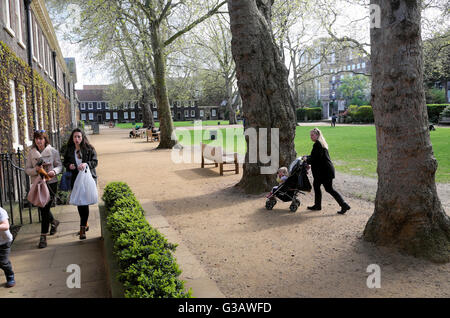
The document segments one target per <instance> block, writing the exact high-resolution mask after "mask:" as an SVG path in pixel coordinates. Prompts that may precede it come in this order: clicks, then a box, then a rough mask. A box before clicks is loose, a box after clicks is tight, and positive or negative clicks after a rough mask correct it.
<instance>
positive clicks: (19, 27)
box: [16, 0, 25, 48]
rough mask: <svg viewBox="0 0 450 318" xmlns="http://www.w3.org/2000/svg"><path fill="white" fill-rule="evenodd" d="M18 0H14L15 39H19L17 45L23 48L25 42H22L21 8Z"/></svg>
mask: <svg viewBox="0 0 450 318" xmlns="http://www.w3.org/2000/svg"><path fill="white" fill-rule="evenodd" d="M20 2H23V1H20V0H16V25H17V30H16V31H17V33H18V34H17V40H18V41H19V45H20V46H21V47H23V48H25V44H24V43H23V33H22V14H21V12H22V10H21V9H22V8H21V6H20Z"/></svg>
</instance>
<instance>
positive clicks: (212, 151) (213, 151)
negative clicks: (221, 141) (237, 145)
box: [200, 143, 239, 176]
mask: <svg viewBox="0 0 450 318" xmlns="http://www.w3.org/2000/svg"><path fill="white" fill-rule="evenodd" d="M200 145H201V148H202V168H204V167H205V166H206V165H215V166H216V167H220V175H221V176H223V173H224V172H225V171H234V172H235V173H236V174H238V173H239V162H238V154H237V153H236V152H234V153H225V152H224V151H223V149H222V147H213V146H209V145H207V144H204V143H200ZM205 160H208V161H212V162H211V163H209V162H205ZM229 164H230V165H234V168H233V169H227V170H225V169H224V168H223V166H224V165H229Z"/></svg>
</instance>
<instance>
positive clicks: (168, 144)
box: [150, 23, 176, 149]
mask: <svg viewBox="0 0 450 318" xmlns="http://www.w3.org/2000/svg"><path fill="white" fill-rule="evenodd" d="M150 32H151V43H152V50H153V62H154V64H155V69H154V78H155V99H156V104H157V107H158V119H159V125H160V126H159V127H160V131H161V135H160V139H161V140H160V142H159V146H158V148H159V149H170V148H172V147H173V146H174V145H175V144H176V141H175V140H172V139H171V137H172V132H173V122H172V115H171V112H170V105H169V97H168V95H167V85H166V61H165V56H164V44H163V42H162V39H161V34H160V30H159V27H158V25H157V24H156V23H153V24H151V26H150Z"/></svg>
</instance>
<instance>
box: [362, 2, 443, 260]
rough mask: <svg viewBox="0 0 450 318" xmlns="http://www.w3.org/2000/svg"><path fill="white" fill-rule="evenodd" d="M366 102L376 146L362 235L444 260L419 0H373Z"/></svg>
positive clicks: (440, 211)
mask: <svg viewBox="0 0 450 318" xmlns="http://www.w3.org/2000/svg"><path fill="white" fill-rule="evenodd" d="M371 3H372V4H376V5H379V6H380V7H381V19H382V20H381V28H379V29H375V28H373V29H371V43H372V55H371V64H372V66H371V68H372V106H373V111H374V117H375V126H376V135H377V149H378V168H377V171H378V189H377V195H376V200H375V211H374V214H373V215H372V217H371V218H370V219H369V221H368V223H367V225H366V228H365V230H364V238H365V239H366V240H367V241H370V242H374V243H376V244H379V245H386V246H395V247H398V248H399V249H400V250H402V251H404V252H406V253H408V254H410V255H413V256H416V257H424V258H427V259H430V260H432V261H437V262H445V261H449V260H450V219H449V217H448V216H447V214H446V213H445V211H444V209H443V208H442V205H441V202H440V200H439V198H438V195H437V192H436V184H435V179H434V177H435V172H436V169H437V161H436V159H435V157H434V155H433V149H432V145H431V142H430V135H429V131H428V115H427V111H426V106H425V94H424V88H423V61H422V41H421V27H420V22H421V11H420V1H418V0H417V1H412V0H398V1H389V0H372V1H371Z"/></svg>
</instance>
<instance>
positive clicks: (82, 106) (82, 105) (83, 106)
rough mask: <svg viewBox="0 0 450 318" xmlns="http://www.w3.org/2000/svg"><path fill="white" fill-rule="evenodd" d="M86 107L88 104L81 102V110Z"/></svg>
mask: <svg viewBox="0 0 450 318" xmlns="http://www.w3.org/2000/svg"><path fill="white" fill-rule="evenodd" d="M85 109H86V105H85V104H84V103H83V102H81V103H80V110H85Z"/></svg>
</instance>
